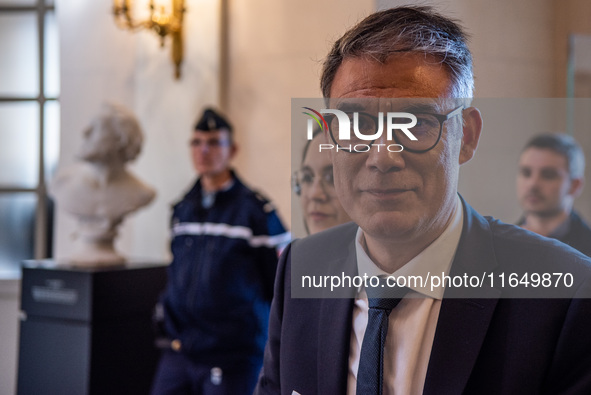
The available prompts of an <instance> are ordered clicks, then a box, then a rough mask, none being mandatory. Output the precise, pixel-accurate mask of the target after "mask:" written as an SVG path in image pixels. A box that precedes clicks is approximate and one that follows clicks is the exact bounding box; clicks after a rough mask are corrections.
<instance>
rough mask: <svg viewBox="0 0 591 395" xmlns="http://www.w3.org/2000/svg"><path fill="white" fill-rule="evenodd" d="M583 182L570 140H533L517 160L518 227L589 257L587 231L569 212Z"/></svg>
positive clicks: (555, 136) (579, 155)
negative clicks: (552, 239)
mask: <svg viewBox="0 0 591 395" xmlns="http://www.w3.org/2000/svg"><path fill="white" fill-rule="evenodd" d="M584 181H585V154H583V150H582V149H581V147H580V146H579V144H578V143H577V142H576V141H575V139H574V138H572V137H571V136H569V135H567V134H559V133H548V134H540V135H537V136H534V137H533V138H532V139H531V140H530V141H529V142H528V143H527V144H526V145H525V147H524V148H523V151H521V155H520V156H519V172H518V173H517V197H518V199H519V203H520V204H521V207H522V208H523V210H524V215H523V217H522V218H521V219H520V220H519V222H518V225H519V226H521V227H522V228H524V229H528V230H531V231H532V232H536V233H538V234H541V235H542V236H546V237H552V238H554V239H558V240H560V241H562V242H563V243H566V244H568V245H570V246H571V247H573V248H576V249H577V250H579V251H581V252H582V253H583V254H585V255H587V256H591V228H589V225H587V223H585V221H584V220H583V218H581V216H580V215H579V214H578V213H577V212H576V211H575V210H573V203H574V201H575V199H576V198H577V196H579V195H580V194H581V191H582V190H583V184H584Z"/></svg>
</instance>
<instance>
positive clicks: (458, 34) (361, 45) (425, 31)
mask: <svg viewBox="0 0 591 395" xmlns="http://www.w3.org/2000/svg"><path fill="white" fill-rule="evenodd" d="M467 38H468V36H467V34H466V33H465V32H464V31H463V29H462V27H461V26H460V25H459V24H458V23H457V22H455V21H453V20H451V19H449V18H447V17H444V16H442V15H441V14H438V13H437V12H435V11H434V10H433V8H432V7H428V6H404V7H396V8H391V9H388V10H384V11H379V12H376V13H374V14H371V15H369V16H368V17H366V18H365V19H363V20H362V21H361V22H359V23H358V24H357V25H356V26H354V27H353V28H351V29H350V30H349V31H347V32H346V33H345V34H344V35H343V36H342V37H341V38H340V39H338V40H337V41H336V42H335V43H334V45H333V47H332V49H331V51H330V52H329V54H328V56H327V57H326V59H325V61H324V64H323V70H322V77H321V80H320V87H321V89H322V94H323V95H324V97H326V98H327V97H330V91H331V87H332V83H333V80H334V77H335V75H336V73H337V70H338V69H339V67H340V66H341V64H342V63H343V60H345V59H346V58H355V57H365V56H368V57H371V58H373V59H375V60H376V61H378V62H381V63H385V62H386V60H387V58H388V57H389V56H390V55H392V54H394V53H400V52H413V53H423V54H425V55H431V56H433V57H435V58H437V59H439V60H440V62H441V63H442V64H443V65H445V67H446V68H447V69H448V71H449V73H450V77H451V81H452V87H451V89H452V91H451V94H452V97H455V98H466V99H469V98H471V97H472V92H473V91H474V76H473V74H472V55H471V53H470V50H469V49H468V45H467Z"/></svg>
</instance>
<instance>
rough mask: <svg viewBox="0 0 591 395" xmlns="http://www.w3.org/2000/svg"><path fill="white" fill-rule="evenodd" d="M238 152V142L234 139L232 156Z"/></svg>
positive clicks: (231, 149) (231, 150)
mask: <svg viewBox="0 0 591 395" xmlns="http://www.w3.org/2000/svg"><path fill="white" fill-rule="evenodd" d="M237 152H238V144H236V142H235V141H233V142H232V146H231V147H230V158H233V157H235V156H236V153H237Z"/></svg>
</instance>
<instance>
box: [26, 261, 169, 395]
mask: <svg viewBox="0 0 591 395" xmlns="http://www.w3.org/2000/svg"><path fill="white" fill-rule="evenodd" d="M166 266H167V265H166V264H165V263H146V262H129V263H126V264H125V265H119V266H112V265H111V266H105V267H100V266H99V267H95V268H86V267H76V266H72V267H70V266H67V265H62V264H60V265H57V264H56V263H55V262H54V261H52V260H35V261H25V262H24V263H23V266H22V287H21V325H20V349H19V363H18V385H17V388H18V390H17V392H18V394H19V395H28V394H46V395H51V394H60V395H62V394H81V395H84V394H88V395H91V394H147V393H149V389H150V385H151V382H152V377H153V374H154V372H155V369H156V364H157V361H158V358H159V351H158V350H157V349H156V348H155V346H154V330H153V324H152V312H153V309H154V306H155V304H156V302H157V300H158V296H159V295H160V293H161V292H162V291H163V290H164V286H165V284H166Z"/></svg>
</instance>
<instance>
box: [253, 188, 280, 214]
mask: <svg viewBox="0 0 591 395" xmlns="http://www.w3.org/2000/svg"><path fill="white" fill-rule="evenodd" d="M252 193H253V194H254V196H255V197H256V198H257V200H258V201H259V202H261V203H262V204H263V210H264V211H265V213H270V212H272V211H275V206H274V205H273V203H271V201H270V200H269V199H268V198H267V197H266V196H265V195H263V194H262V193H261V192H260V191H257V190H256V189H255V190H253V191H252Z"/></svg>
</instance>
